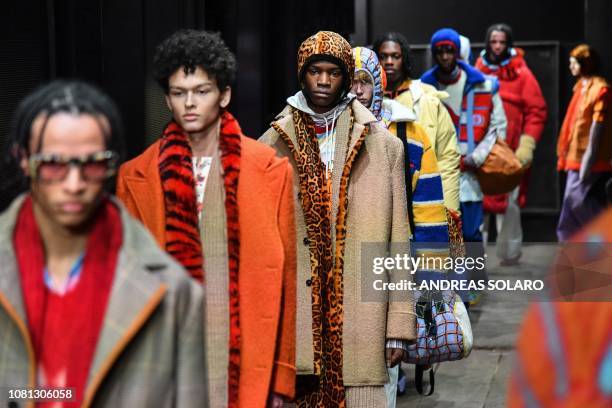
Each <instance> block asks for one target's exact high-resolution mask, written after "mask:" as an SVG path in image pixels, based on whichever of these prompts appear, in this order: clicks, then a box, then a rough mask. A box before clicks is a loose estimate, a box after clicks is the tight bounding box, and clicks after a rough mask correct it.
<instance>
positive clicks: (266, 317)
mask: <svg viewBox="0 0 612 408" xmlns="http://www.w3.org/2000/svg"><path fill="white" fill-rule="evenodd" d="M241 152H242V153H241V163H240V180H239V183H238V211H239V220H240V270H239V288H240V326H241V335H242V344H241V350H240V353H241V367H240V385H239V399H240V406H241V407H249V408H250V407H265V406H266V401H267V398H268V395H269V393H270V392H275V393H277V394H280V395H283V396H284V397H286V398H288V399H290V398H293V396H294V393H295V374H296V369H295V349H296V346H295V331H296V328H295V316H296V295H295V290H296V288H295V286H296V240H295V224H294V223H295V221H294V206H293V190H292V188H293V175H292V170H291V167H290V165H289V164H288V161H287V159H280V158H277V157H276V156H275V152H274V150H272V149H271V148H269V147H267V146H265V145H263V144H260V143H258V142H256V141H254V140H251V139H249V138H247V137H241ZM158 159H159V141H158V142H156V143H154V144H153V145H151V146H150V147H149V148H148V149H147V150H146V151H145V152H144V153H142V154H141V155H140V156H138V157H136V158H135V159H133V160H131V161H129V162H127V163H125V164H123V165H122V166H121V168H120V170H119V176H118V180H117V196H118V197H119V198H120V199H121V200H122V201H123V202H124V203H125V205H126V206H127V208H128V210H129V211H130V213H131V214H132V215H133V216H134V217H136V218H137V219H139V220H140V221H141V222H142V223H143V224H144V225H145V226H146V227H147V228H148V229H149V230H150V231H151V232H152V233H153V235H154V236H155V238H156V240H157V242H158V243H159V245H160V246H161V247H162V248H165V216H164V199H163V192H162V186H161V181H160V176H159V170H158V161H159V160H158ZM204 256H206V248H204Z"/></svg>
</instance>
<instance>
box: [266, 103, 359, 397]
mask: <svg viewBox="0 0 612 408" xmlns="http://www.w3.org/2000/svg"><path fill="white" fill-rule="evenodd" d="M347 109H349V111H350V115H351V118H350V127H349V135H350V134H351V133H352V130H353V124H354V120H355V119H354V116H353V111H352V109H351V108H350V107H348V108H347ZM292 115H293V123H294V126H295V131H296V137H297V146H295V145H294V143H293V142H292V141H291V139H290V138H289V136H288V135H287V133H286V132H285V131H284V130H283V129H282V128H281V127H280V126H279V125H278V124H277V123H273V124H272V126H273V128H274V129H275V130H276V131H277V132H278V133H279V135H280V136H281V138H283V140H284V141H285V143H287V146H288V147H289V149H290V150H291V152H292V154H293V157H294V159H295V162H296V163H297V171H298V174H299V182H300V195H301V200H302V209H303V211H304V219H305V222H306V229H307V233H308V240H309V249H310V265H311V271H312V279H311V280H312V286H311V289H312V331H313V352H314V371H315V374H316V375H318V376H319V387H318V389H317V390H316V391H314V392H312V393H311V394H308V395H306V396H305V397H303V398H302V399H300V400H298V401H297V405H298V406H299V407H344V406H345V392H344V384H343V379H342V365H343V355H342V329H343V297H344V283H343V271H344V245H345V240H346V216H347V210H348V186H349V184H348V183H349V177H350V173H351V168H352V165H353V163H354V161H355V158H356V156H357V153H358V151H359V148H360V147H361V144H362V143H363V140H364V138H365V135H366V134H367V132H368V130H369V128H368V127H367V126H366V128H365V129H364V132H363V133H362V134H361V135H360V138H359V140H357V141H356V143H355V145H354V147H353V149H352V150H351V151H350V152H348V148H349V146H350V145H351V140H350V137H349V138H348V141H347V145H346V146H345V149H347V155H346V157H347V159H346V162H345V163H344V167H343V170H342V176H341V179H340V188H339V197H338V213H337V217H336V223H335V228H336V240H335V244H336V246H335V253H333V252H332V238H331V236H332V234H331V228H332V219H333V218H332V197H331V189H329V188H328V185H329V184H331V182H329V181H328V180H327V179H326V172H325V166H324V165H323V163H322V161H321V156H320V152H319V145H318V142H317V139H316V135H315V128H314V124H313V121H312V119H311V118H310V115H308V114H306V113H304V112H301V111H299V110H297V109H294V108H293V109H292ZM336 148H340V146H337V147H336ZM335 168H337V167H335ZM328 183H329V184H328Z"/></svg>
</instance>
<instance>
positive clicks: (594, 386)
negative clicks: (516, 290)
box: [507, 302, 612, 408]
mask: <svg viewBox="0 0 612 408" xmlns="http://www.w3.org/2000/svg"><path fill="white" fill-rule="evenodd" d="M610 353H612V303H610V302H560V303H556V302H543V303H533V304H532V305H531V307H530V308H529V310H528V312H527V315H526V317H525V320H524V322H523V326H522V328H521V331H520V334H519V337H518V343H517V357H516V364H515V370H514V373H513V375H512V377H511V381H510V386H509V387H508V390H509V393H508V401H507V402H508V404H507V406H508V407H509V408H523V407H542V408H546V407H551V408H552V407H555V408H584V407H588V408H604V407H606V408H607V407H610V406H612V395H610V394H607V390H606V388H607V387H608V386H609V379H608V378H609V377H608V376H609V371H608V370H607V369H608V367H607V366H606V364H609V359H610ZM604 384H606V385H604Z"/></svg>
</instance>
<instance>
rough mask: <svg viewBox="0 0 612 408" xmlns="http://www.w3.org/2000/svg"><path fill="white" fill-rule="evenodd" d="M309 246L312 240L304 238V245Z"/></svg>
mask: <svg viewBox="0 0 612 408" xmlns="http://www.w3.org/2000/svg"><path fill="white" fill-rule="evenodd" d="M308 244H310V240H309V239H308V237H304V245H306V246H308Z"/></svg>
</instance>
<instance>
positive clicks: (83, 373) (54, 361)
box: [13, 197, 123, 407]
mask: <svg viewBox="0 0 612 408" xmlns="http://www.w3.org/2000/svg"><path fill="white" fill-rule="evenodd" d="M13 239H14V241H13V242H14V246H15V257H16V260H17V265H18V267H19V272H20V277H21V288H22V292H23V299H24V305H25V309H26V315H27V321H28V328H29V331H30V335H31V338H32V344H33V346H34V352H35V354H36V362H37V365H38V367H39V375H41V376H40V377H39V381H40V382H39V383H38V385H39V386H47V387H73V388H74V389H75V394H76V398H75V401H73V402H71V403H67V405H66V406H67V407H68V406H69V407H77V406H80V402H81V401H82V400H83V397H84V393H85V387H86V383H87V376H88V373H89V370H90V367H91V363H92V360H93V357H94V352H95V349H96V345H97V344H98V337H99V335H100V331H101V329H102V325H103V321H104V315H105V314H106V307H107V304H108V300H109V297H110V292H111V288H112V284H113V281H114V277H115V269H116V266H117V259H118V255H119V250H120V248H121V245H122V239H123V236H122V224H121V217H120V215H119V210H118V209H117V207H116V206H115V205H114V204H113V203H112V202H110V200H108V199H105V200H104V201H103V202H102V203H101V205H100V208H99V209H98V210H97V211H96V213H95V215H94V219H93V222H92V225H91V229H90V232H89V236H88V238H87V244H86V247H85V256H84V258H83V264H82V271H81V275H80V278H79V281H78V283H77V284H76V286H75V287H73V288H72V289H71V290H70V291H68V292H66V293H65V294H63V295H58V294H55V293H53V292H52V291H50V290H49V289H48V288H47V287H46V286H45V283H44V278H43V271H44V269H45V264H46V260H45V249H44V245H43V242H42V238H41V235H40V231H39V229H38V224H37V222H36V218H35V216H34V210H33V202H32V198H31V197H28V198H26V200H25V201H24V203H23V206H22V207H21V210H20V211H19V215H18V218H17V222H16V225H15V232H14V235H13Z"/></svg>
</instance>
